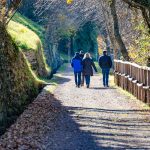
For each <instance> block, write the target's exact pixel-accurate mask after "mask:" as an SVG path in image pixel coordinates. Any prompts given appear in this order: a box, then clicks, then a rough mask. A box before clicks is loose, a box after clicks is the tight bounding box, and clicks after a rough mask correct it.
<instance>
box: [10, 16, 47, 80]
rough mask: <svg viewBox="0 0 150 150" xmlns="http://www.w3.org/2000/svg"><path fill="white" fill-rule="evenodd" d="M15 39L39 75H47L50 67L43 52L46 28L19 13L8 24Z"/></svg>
mask: <svg viewBox="0 0 150 150" xmlns="http://www.w3.org/2000/svg"><path fill="white" fill-rule="evenodd" d="M8 32H9V33H10V35H11V37H12V39H13V41H14V42H15V43H16V45H17V46H18V47H19V48H20V49H21V50H22V51H23V52H24V54H25V56H26V58H27V60H28V61H29V63H30V64H31V68H32V70H34V71H35V73H36V74H37V75H38V76H42V77H47V76H48V75H49V74H50V69H49V67H48V66H47V65H46V61H45V56H44V54H43V43H44V34H43V33H44V29H43V28H42V27H41V26H39V25H38V24H36V23H34V22H33V21H31V20H29V19H27V18H26V17H24V16H22V15H20V14H19V13H17V14H16V15H15V16H14V18H13V20H12V21H10V23H9V25H8Z"/></svg>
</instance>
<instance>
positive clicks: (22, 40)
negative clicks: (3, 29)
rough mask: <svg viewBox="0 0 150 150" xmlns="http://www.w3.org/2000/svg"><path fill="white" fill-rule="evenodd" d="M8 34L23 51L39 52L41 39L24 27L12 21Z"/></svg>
mask: <svg viewBox="0 0 150 150" xmlns="http://www.w3.org/2000/svg"><path fill="white" fill-rule="evenodd" d="M8 32H9V34H10V35H11V37H12V39H13V40H14V42H15V43H16V44H17V46H18V47H19V48H21V49H23V50H30V49H32V50H37V45H38V44H37V43H39V42H40V39H39V37H38V36H37V35H36V34H35V33H34V32H33V31H31V30H30V29H28V28H27V27H25V26H24V25H22V24H20V23H17V22H14V21H10V23H9V24H8Z"/></svg>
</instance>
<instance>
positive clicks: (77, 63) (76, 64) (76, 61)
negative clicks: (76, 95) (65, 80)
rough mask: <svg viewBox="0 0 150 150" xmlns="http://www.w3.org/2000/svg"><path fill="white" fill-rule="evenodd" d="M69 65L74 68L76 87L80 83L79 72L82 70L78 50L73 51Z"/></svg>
mask: <svg viewBox="0 0 150 150" xmlns="http://www.w3.org/2000/svg"><path fill="white" fill-rule="evenodd" d="M71 66H72V68H73V69H74V77H75V84H76V87H80V85H81V72H82V69H83V67H82V58H81V57H80V54H79V53H78V52H76V53H75V56H74V57H73V58H72V60H71Z"/></svg>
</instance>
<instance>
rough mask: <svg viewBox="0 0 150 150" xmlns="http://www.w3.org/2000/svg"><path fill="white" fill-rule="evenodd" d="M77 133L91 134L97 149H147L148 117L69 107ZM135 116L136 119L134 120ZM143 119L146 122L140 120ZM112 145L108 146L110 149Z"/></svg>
mask: <svg viewBox="0 0 150 150" xmlns="http://www.w3.org/2000/svg"><path fill="white" fill-rule="evenodd" d="M67 109H68V111H69V112H70V113H71V116H72V117H73V118H74V120H75V121H76V122H77V123H79V124H80V129H81V130H83V131H85V132H88V133H89V132H90V134H91V136H93V138H94V140H95V141H97V142H98V143H99V144H98V145H99V146H102V147H105V148H107V147H109V148H137V149H143V148H144V149H148V148H150V145H149V142H150V139H148V138H150V136H149V135H150V128H149V126H150V117H149V115H145V113H146V112H148V113H149V112H150V111H143V110H109V109H100V108H85V107H68V108H67ZM137 115H139V116H138V118H137ZM143 115H145V117H146V118H147V119H144V118H143ZM110 145H111V146H110Z"/></svg>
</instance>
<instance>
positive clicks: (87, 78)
mask: <svg viewBox="0 0 150 150" xmlns="http://www.w3.org/2000/svg"><path fill="white" fill-rule="evenodd" d="M85 81H86V85H90V75H85Z"/></svg>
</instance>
